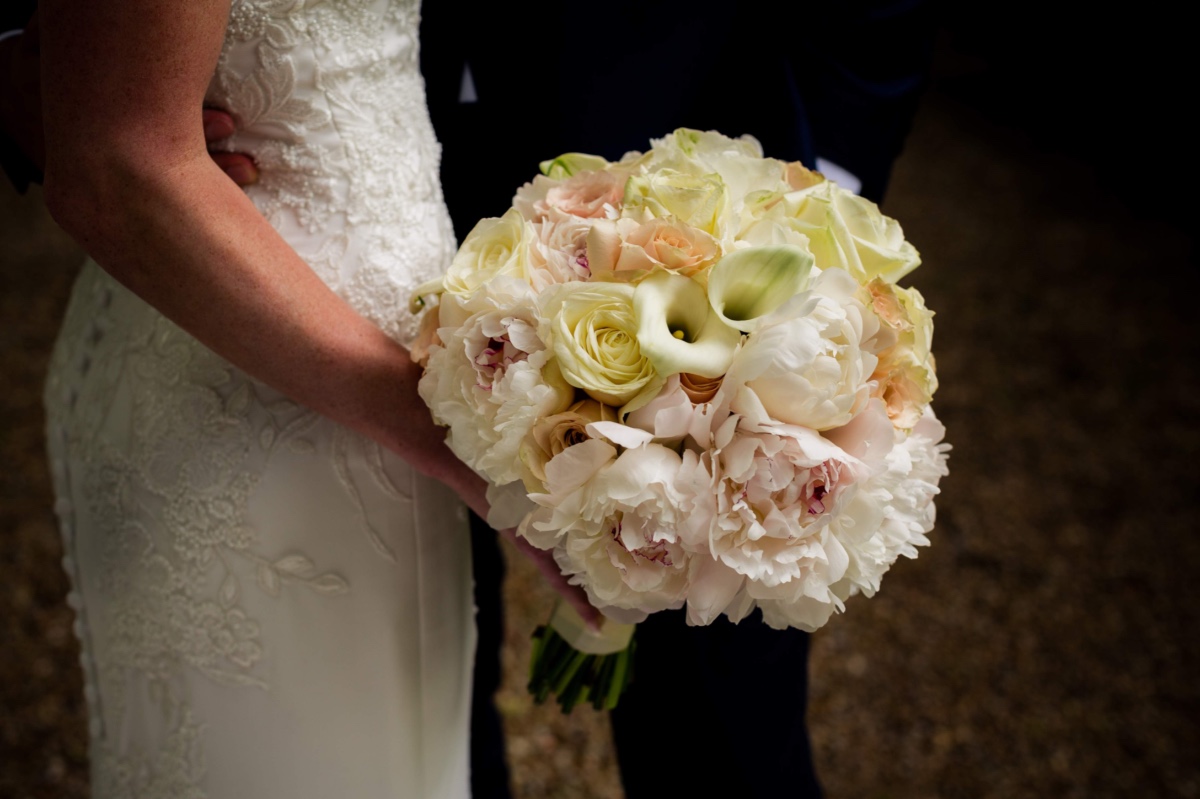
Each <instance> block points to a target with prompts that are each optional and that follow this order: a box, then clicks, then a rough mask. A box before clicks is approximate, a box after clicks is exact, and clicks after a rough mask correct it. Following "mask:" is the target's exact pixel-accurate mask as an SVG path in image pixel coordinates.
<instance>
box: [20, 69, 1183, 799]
mask: <svg viewBox="0 0 1200 799" xmlns="http://www.w3.org/2000/svg"><path fill="white" fill-rule="evenodd" d="M1130 177H1131V176H1130V175H1128V174H1126V173H1119V172H1116V171H1115V170H1114V171H1113V172H1112V173H1107V174H1097V173H1096V172H1095V171H1093V170H1090V169H1087V168H1085V167H1083V166H1081V165H1080V164H1078V163H1076V162H1074V161H1073V160H1071V159H1070V158H1069V157H1067V156H1065V155H1061V154H1060V155H1054V154H1047V153H1045V152H1042V151H1040V150H1039V148H1037V147H1035V146H1034V145H1033V144H1032V143H1031V142H1030V141H1029V140H1027V139H1025V138H1024V137H1023V136H1022V135H1021V134H1019V133H1017V132H1014V131H1011V130H1005V129H1002V128H1000V127H998V126H997V125H995V124H993V123H991V122H989V121H987V120H986V119H985V118H983V117H982V116H980V115H978V114H977V113H976V112H975V111H973V110H972V109H971V107H970V106H969V105H968V104H966V103H964V102H960V99H959V94H957V93H956V89H955V84H954V83H953V82H942V83H940V84H938V85H936V86H935V87H934V89H933V90H932V91H931V92H930V93H929V95H928V96H927V98H926V100H925V102H924V104H923V106H922V110H921V113H920V115H919V117H918V119H917V123H916V127H915V130H914V131H913V135H912V137H911V139H910V142H909V146H908V149H907V150H906V152H905V154H904V156H903V158H902V159H901V161H900V163H899V165H898V167H897V171H896V175H895V180H894V184H893V186H892V189H891V193H890V195H889V198H888V203H887V208H888V210H889V211H890V212H891V213H892V214H893V215H895V216H897V217H899V218H900V220H901V221H902V222H903V224H904V228H905V231H906V233H907V235H908V238H909V239H910V240H911V241H913V242H914V243H915V244H916V245H917V246H918V248H919V249H920V250H921V251H922V253H923V255H924V259H925V265H924V266H923V267H922V268H921V269H920V270H919V271H918V272H917V273H916V275H915V280H914V282H915V284H916V285H917V286H918V287H919V288H920V289H921V291H922V292H923V293H924V294H925V296H926V298H927V300H928V302H929V305H930V306H931V307H932V308H934V309H935V310H936V311H937V312H938V317H937V341H936V346H935V349H936V351H937V355H938V362H939V373H940V376H941V380H942V388H941V390H940V391H939V393H938V396H937V402H936V407H937V410H938V413H939V415H940V416H941V418H942V419H943V421H944V422H945V423H946V425H947V427H948V429H949V438H950V440H951V441H952V442H953V444H954V447H955V449H954V452H953V453H952V456H951V462H950V464H951V474H950V477H949V478H947V479H946V480H945V481H944V483H943V488H944V493H943V494H942V496H941V497H940V498H939V502H938V507H939V520H938V526H937V529H936V530H935V532H934V536H933V538H934V546H933V547H932V548H931V549H929V550H927V551H925V552H923V553H922V554H921V557H920V559H919V560H917V561H915V562H907V561H906V562H903V563H900V564H898V565H897V567H896V568H895V569H894V570H893V572H892V574H891V575H890V576H889V577H888V579H887V580H886V581H885V584H884V590H883V591H882V593H881V594H880V595H879V596H878V597H876V598H874V599H872V600H864V599H861V598H860V599H856V600H854V601H852V602H851V603H850V606H849V609H848V612H847V614H846V615H845V616H844V617H842V618H837V619H835V620H834V621H833V622H832V623H831V624H830V625H829V626H828V627H827V628H826V629H825V630H823V631H821V632H820V633H818V634H817V636H816V637H815V645H814V653H813V660H812V705H811V713H810V726H811V730H812V736H813V741H814V746H815V750H816V760H817V764H818V766H819V768H820V770H821V776H822V779H823V781H824V783H825V786H826V789H827V791H828V795H829V796H830V797H831V799H850V798H851V797H854V798H859V797H861V798H863V799H908V798H910V797H911V798H914V799H915V798H916V797H946V798H947V799H957V798H959V797H962V798H963V799H967V798H970V799H985V798H986V799H990V798H992V797H995V798H996V799H1007V798H1008V797H1031V796H1033V797H1089V798H1092V797H1095V798H1101V799H1102V798H1106V797H1143V796H1153V797H1194V796H1200V758H1198V757H1197V753H1200V734H1198V732H1200V731H1198V728H1197V722H1196V719H1200V688H1198V687H1197V685H1198V683H1197V679H1196V676H1197V674H1198V673H1200V651H1198V650H1200V647H1198V646H1197V633H1198V632H1200V625H1198V624H1197V616H1198V614H1200V601H1198V600H1200V589H1198V586H1200V579H1197V577H1196V574H1197V570H1198V569H1200V537H1198V529H1197V528H1198V525H1197V522H1198V521H1200V514H1198V513H1197V506H1196V504H1195V503H1194V500H1193V499H1192V493H1193V491H1194V490H1195V489H1196V476H1197V467H1196V463H1197V455H1198V454H1200V446H1198V444H1200V442H1198V438H1200V424H1198V422H1200V385H1198V382H1200V381H1198V379H1197V373H1196V364H1197V363H1200V360H1198V358H1197V355H1198V354H1200V353H1198V352H1197V349H1198V341H1200V339H1198V337H1197V335H1196V328H1195V319H1196V313H1195V311H1194V307H1193V306H1194V302H1195V300H1194V298H1195V297H1197V296H1200V294H1198V292H1197V289H1198V288H1200V286H1198V285H1197V284H1198V282H1200V281H1198V278H1197V273H1196V269H1195V261H1194V251H1193V250H1192V249H1191V247H1192V242H1191V241H1190V240H1189V238H1188V237H1187V236H1186V235H1185V234H1184V233H1183V232H1182V231H1180V230H1178V229H1175V228H1172V227H1171V226H1169V225H1168V224H1167V223H1166V222H1165V221H1163V220H1161V219H1157V218H1154V217H1153V216H1149V215H1147V214H1145V213H1135V212H1133V211H1131V210H1129V208H1128V207H1126V206H1125V205H1124V204H1123V203H1122V202H1121V201H1119V200H1118V197H1117V195H1116V194H1115V192H1114V187H1115V186H1117V185H1120V184H1122V183H1127V182H1128V181H1129V180H1130ZM77 262H78V254H77V253H76V252H75V251H74V249H73V248H72V247H71V246H70V245H69V244H67V243H65V242H64V241H63V239H62V236H61V234H59V233H57V232H56V231H55V229H54V228H53V226H52V224H51V223H50V222H49V221H48V219H47V217H46V216H45V213H44V211H43V210H42V208H41V205H40V199H39V195H37V194H36V193H34V194H32V195H31V196H29V197H27V198H24V199H19V198H16V197H14V196H13V195H12V194H11V192H9V191H7V190H3V189H0V286H2V287H3V290H2V294H0V309H2V311H3V316H2V317H0V318H2V319H3V324H0V375H2V379H3V386H4V390H3V391H0V409H2V414H3V416H2V423H0V430H2V434H3V439H2V441H0V457H3V464H4V466H5V468H4V469H3V470H2V471H0V797H6V798H7V797H13V799H24V798H25V797H30V798H32V797H39V798H41V797H54V798H55V799H58V798H59V797H62V798H63V799H68V798H69V799H74V798H75V797H84V796H86V794H87V790H86V776H85V769H86V748H85V733H84V718H83V710H82V701H81V697H80V695H79V692H80V680H79V675H78V670H77V666H76V660H75V659H76V657H77V649H76V647H75V644H74V640H73V638H72V636H71V633H70V625H71V620H72V615H71V612H70V611H69V609H68V608H67V607H66V606H65V605H64V604H63V597H64V595H65V593H66V582H65V579H64V577H63V574H62V572H61V569H60V567H59V558H60V557H61V551H60V547H59V544H58V541H57V537H56V534H55V532H54V529H53V525H52V517H51V514H50V510H49V508H50V503H51V499H50V490H49V482H48V478H47V475H46V468H45V464H44V460H43V453H42V443H41V425H42V415H41V409H40V391H41V381H42V377H43V371H44V363H45V359H46V354H47V351H48V349H49V347H50V344H51V342H52V338H53V335H54V331H55V328H56V325H57V320H58V317H59V315H60V314H61V312H62V307H63V303H64V301H65V296H66V291H67V289H68V285H69V281H70V277H71V273H72V271H73V268H74V265H75V264H76V263H77ZM511 560H513V559H510V561H511ZM507 594H508V625H509V630H508V635H509V638H508V643H507V646H506V650H505V652H504V658H505V666H506V669H507V674H508V676H507V681H506V684H505V687H504V689H503V691H502V692H501V694H500V697H499V702H500V707H501V709H502V711H503V713H504V716H505V723H506V726H507V730H508V734H509V742H510V743H509V745H510V750H511V751H510V754H511V760H512V763H513V767H514V779H515V782H516V784H517V785H516V787H517V795H518V797H521V798H522V799H534V798H535V797H553V798H554V799H559V798H561V799H574V798H575V797H578V798H579V799H585V798H587V799H601V798H605V799H615V798H616V797H620V796H621V791H620V788H619V780H618V777H617V773H616V766H615V760H614V756H613V753H612V749H611V743H610V738H609V732H608V722H607V719H606V718H605V717H604V716H602V715H600V714H597V713H594V712H592V711H591V710H590V709H586V708H585V709H577V710H576V711H575V712H574V714H573V715H572V716H570V717H564V716H562V715H561V714H560V713H558V712H557V711H556V710H555V709H554V708H553V707H549V708H537V707H533V706H532V705H531V703H530V701H529V699H528V698H527V697H526V696H525V693H524V689H523V682H524V671H525V667H526V658H527V656H528V644H527V642H528V636H529V633H530V632H531V631H532V629H533V627H534V626H535V625H536V624H538V623H540V622H541V621H542V620H543V619H544V618H545V615H546V613H547V612H548V609H549V607H550V604H551V597H550V596H549V594H548V593H547V591H545V590H544V589H543V588H542V587H541V586H540V585H539V584H538V583H537V580H536V577H535V576H534V575H533V574H532V573H531V571H530V570H529V569H527V568H525V566H524V564H522V563H517V562H514V563H513V568H512V572H511V577H510V580H509V584H508V586H507ZM756 688H761V687H756V686H731V687H730V689H731V690H741V691H745V692H746V698H747V701H765V702H769V701H771V700H770V694H769V692H764V693H757V694H756V693H755V689H756ZM663 733H664V735H679V734H684V733H685V731H680V730H673V729H672V728H671V726H670V723H669V721H668V720H665V719H664V722H663ZM677 767H687V766H685V765H683V764H679V765H678V766H677Z"/></svg>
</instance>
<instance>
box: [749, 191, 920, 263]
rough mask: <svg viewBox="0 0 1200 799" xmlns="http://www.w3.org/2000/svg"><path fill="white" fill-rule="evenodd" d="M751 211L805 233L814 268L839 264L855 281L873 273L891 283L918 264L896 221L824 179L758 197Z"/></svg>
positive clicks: (872, 204)
mask: <svg viewBox="0 0 1200 799" xmlns="http://www.w3.org/2000/svg"><path fill="white" fill-rule="evenodd" d="M755 213H756V214H757V215H758V218H759V219H765V220H772V221H775V222H778V223H782V224H784V225H786V226H788V227H790V228H791V229H792V230H793V231H795V232H796V233H799V234H802V235H803V236H805V237H806V238H807V239H808V242H809V244H808V248H809V250H810V251H811V252H812V254H813V257H814V258H815V259H816V265H817V267H818V268H819V269H832V268H838V269H845V270H846V271H847V272H849V273H850V274H851V275H853V276H854V278H855V280H857V281H858V282H859V283H866V282H867V281H869V280H871V279H873V278H876V277H880V278H883V279H884V280H886V281H888V282H889V283H895V282H896V281H897V280H899V279H900V278H902V277H904V276H905V275H907V274H908V273H909V272H911V271H912V270H914V269H916V268H917V267H918V266H920V264H921V256H920V255H919V254H918V253H917V250H916V248H915V247H913V246H912V245H911V244H909V243H908V242H907V241H905V240H904V231H903V230H901V228H900V223H899V222H897V221H896V220H895V219H892V218H891V217H889V216H885V215H884V214H883V213H881V212H880V210H879V207H878V206H877V205H875V203H873V202H871V201H870V200H866V199H863V198H862V197H859V196H858V195H856V194H853V193H851V192H849V191H846V190H845V189H843V188H841V187H840V186H838V185H837V184H836V183H833V182H831V181H828V180H823V181H820V182H818V183H815V184H813V185H812V186H810V187H808V188H805V189H801V190H799V191H793V192H789V193H786V194H780V195H777V196H775V197H774V198H772V199H771V200H770V201H765V202H764V201H761V200H760V201H759V202H758V203H757V204H756V207H755Z"/></svg>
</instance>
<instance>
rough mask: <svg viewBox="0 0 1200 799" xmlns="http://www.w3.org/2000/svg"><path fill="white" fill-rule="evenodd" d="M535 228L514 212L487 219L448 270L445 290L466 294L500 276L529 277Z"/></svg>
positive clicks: (475, 231)
mask: <svg viewBox="0 0 1200 799" xmlns="http://www.w3.org/2000/svg"><path fill="white" fill-rule="evenodd" d="M533 240H534V235H533V228H532V227H530V225H529V224H528V223H527V222H526V221H525V220H524V219H523V218H522V217H521V214H520V213H518V212H517V211H516V210H514V209H509V210H508V212H507V213H505V214H504V216H502V217H500V218H499V219H484V220H483V221H481V222H480V223H479V224H477V225H476V226H475V228H474V229H473V230H472V231H471V232H470V233H468V234H467V238H466V239H465V240H464V241H463V243H462V246H461V247H459V248H458V252H457V253H456V254H455V256H454V260H453V261H452V262H451V263H450V268H449V269H448V270H447V271H446V278H445V284H444V285H445V290H446V291H447V292H449V293H451V294H456V295H466V294H470V293H472V292H474V291H475V290H476V289H479V288H480V287H482V286H486V285H487V284H488V283H489V282H490V281H492V280H493V279H495V278H497V277H515V278H519V279H522V280H528V278H529V247H530V245H531V243H532V242H533Z"/></svg>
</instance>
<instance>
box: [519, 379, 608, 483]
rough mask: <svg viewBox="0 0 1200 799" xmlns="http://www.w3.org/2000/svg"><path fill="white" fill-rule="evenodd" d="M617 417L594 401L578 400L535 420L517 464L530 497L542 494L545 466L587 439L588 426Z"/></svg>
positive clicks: (606, 407)
mask: <svg viewBox="0 0 1200 799" xmlns="http://www.w3.org/2000/svg"><path fill="white" fill-rule="evenodd" d="M616 420H617V413H616V410H615V409H614V408H611V407H609V406H607V405H604V404H603V403H600V402H596V401H595V400H581V401H580V402H576V403H575V404H574V405H572V406H571V407H570V408H568V409H567V410H565V411H563V412H562V413H556V414H554V415H552V416H547V417H544V418H542V419H539V420H538V421H537V423H535V424H534V426H533V429H532V430H530V432H529V435H528V436H527V437H526V438H525V441H524V442H523V443H522V445H521V463H522V464H523V465H524V466H525V469H526V470H527V474H526V475H525V476H524V478H523V479H524V480H525V487H526V488H527V489H529V492H530V493H540V492H544V491H545V490H546V485H545V483H546V464H547V463H549V462H550V461H551V460H553V459H554V458H555V457H556V456H558V455H559V454H561V453H562V452H563V451H564V450H566V449H567V448H568V447H573V446H575V445H576V444H582V443H583V442H584V441H588V440H589V439H591V435H590V434H589V433H588V431H587V426H588V425H589V424H591V423H592V422H615V421H616Z"/></svg>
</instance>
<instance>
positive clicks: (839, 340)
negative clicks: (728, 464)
mask: <svg viewBox="0 0 1200 799" xmlns="http://www.w3.org/2000/svg"><path fill="white" fill-rule="evenodd" d="M857 289H858V285H857V284H856V283H855V282H854V280H853V278H851V277H850V276H849V275H848V274H846V273H845V272H843V271H841V270H840V269H838V270H827V271H825V272H822V273H821V274H820V275H819V276H818V277H817V279H816V280H815V281H814V282H813V286H812V290H811V291H809V292H805V293H803V294H800V295H798V296H797V297H795V298H793V299H792V300H791V301H790V302H789V303H788V304H786V305H785V306H784V307H783V308H782V309H780V310H779V311H778V312H777V313H776V314H773V315H772V316H771V317H770V318H768V319H765V320H763V321H762V322H761V323H760V326H759V327H758V329H757V330H756V331H755V332H754V333H752V334H751V335H750V336H749V337H748V338H747V339H746V341H745V343H744V344H743V345H742V348H741V349H740V350H739V351H738V353H737V355H736V357H735V358H734V361H733V366H732V367H731V368H730V370H729V374H727V375H726V377H725V387H724V389H723V390H724V391H725V392H726V396H727V397H728V401H729V402H730V403H731V407H732V408H733V410H734V411H736V412H737V413H740V414H742V415H744V416H746V417H748V418H749V419H751V420H753V421H755V422H757V423H766V422H767V421H770V420H774V421H777V422H784V423H787V424H794V425H801V426H804V427H810V428H812V429H814V430H828V429H830V428H834V427H840V426H842V425H844V424H846V423H848V422H849V421H850V420H851V419H852V418H853V417H854V415H855V414H856V413H858V412H859V411H860V410H861V409H862V408H863V406H864V405H865V404H866V401H867V399H868V397H869V395H870V391H871V387H872V386H871V383H870V382H869V381H870V377H871V374H872V372H873V371H874V370H875V366H876V362H877V359H876V357H875V356H874V355H872V354H870V353H869V352H866V351H864V350H863V348H862V347H861V342H862V341H863V340H864V338H870V337H872V336H874V334H875V330H876V329H877V328H878V325H879V320H878V318H877V317H875V316H874V314H870V313H867V311H866V309H865V308H864V307H863V305H862V303H861V302H859V301H858V300H857V299H855V297H854V294H855V292H856V290H857Z"/></svg>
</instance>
